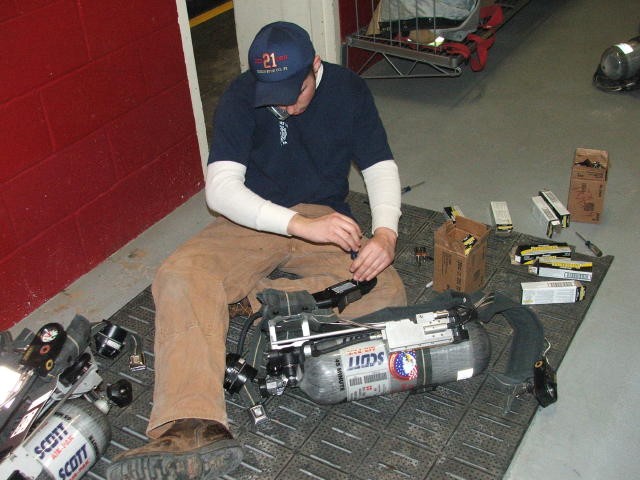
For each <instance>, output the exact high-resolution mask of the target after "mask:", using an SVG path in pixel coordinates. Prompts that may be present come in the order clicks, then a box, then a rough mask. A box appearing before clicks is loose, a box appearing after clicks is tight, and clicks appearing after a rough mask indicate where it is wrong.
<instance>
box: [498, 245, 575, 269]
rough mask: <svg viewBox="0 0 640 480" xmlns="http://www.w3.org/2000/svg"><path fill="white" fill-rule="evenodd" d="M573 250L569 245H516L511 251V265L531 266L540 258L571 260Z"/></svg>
mask: <svg viewBox="0 0 640 480" xmlns="http://www.w3.org/2000/svg"><path fill="white" fill-rule="evenodd" d="M572 253H573V249H572V248H571V247H570V246H569V244H567V243H539V244H534V245H529V244H527V245H516V246H515V247H513V249H512V250H511V263H512V264H514V265H529V264H531V263H533V261H534V260H535V259H536V258H540V257H548V256H552V257H565V258H571V255H572Z"/></svg>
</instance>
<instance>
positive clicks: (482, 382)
mask: <svg viewBox="0 0 640 480" xmlns="http://www.w3.org/2000/svg"><path fill="white" fill-rule="evenodd" d="M365 200H366V197H365V196H363V195H362V194H357V193H351V194H350V198H349V201H350V204H351V205H352V208H353V212H354V215H355V216H356V218H357V219H358V221H359V222H360V224H361V225H362V226H363V231H367V229H368V228H370V220H369V207H368V205H367V204H366V203H365ZM443 222H444V216H443V214H442V213H439V212H434V211H431V210H425V209H422V208H416V207H412V206H406V205H405V206H404V207H403V216H402V218H401V220H400V235H399V240H398V253H397V257H396V262H395V267H396V268H397V270H398V271H399V273H400V275H401V276H402V278H403V281H404V283H405V286H406V288H407V294H408V298H409V302H410V303H411V304H414V303H424V302H427V301H429V300H430V299H431V298H433V297H434V296H435V295H436V293H435V292H433V290H432V289H430V288H428V287H427V283H428V282H430V281H431V279H432V272H433V262H429V261H427V262H426V263H422V264H421V265H418V264H417V262H416V260H415V255H414V248H415V247H416V246H420V247H426V249H427V251H428V252H433V233H434V231H435V230H436V229H437V228H438V227H439V226H440V225H441V224H442V223H443ZM538 242H544V240H543V239H539V238H535V237H531V236H527V235H522V234H519V233H517V232H514V233H513V234H512V235H511V236H508V237H499V236H496V235H494V234H493V233H491V235H490V237H489V243H488V256H489V258H488V262H487V271H488V275H487V277H488V279H489V280H488V283H487V285H486V288H485V291H494V292H495V291H500V292H502V293H505V294H506V295H508V296H510V297H511V298H513V299H514V300H516V301H518V302H519V301H520V291H519V285H520V282H521V281H535V279H536V278H537V277H532V276H531V275H529V274H528V273H526V271H523V270H522V267H520V266H513V265H511V263H510V261H509V251H510V250H511V248H512V246H513V245H517V244H525V243H538ZM575 258H578V259H581V258H582V259H588V260H590V261H593V263H594V275H593V277H594V278H593V281H591V282H589V283H588V284H587V294H586V298H585V300H584V301H582V302H579V303H575V304H553V305H538V306H535V310H536V312H537V313H538V315H539V317H540V319H541V321H542V323H543V325H544V327H545V333H546V335H547V338H548V339H549V340H550V342H551V349H550V350H549V352H548V354H547V356H548V359H549V362H550V363H551V364H552V365H553V366H555V367H558V366H559V365H560V362H561V361H562V358H563V356H564V354H565V352H566V350H567V348H568V346H569V344H570V342H571V339H572V338H573V335H574V334H575V332H576V330H577V329H578V327H579V325H580V322H581V321H582V319H583V318H584V315H585V313H586V312H587V310H588V308H589V305H590V304H591V302H592V300H593V298H594V297H595V295H596V293H597V291H598V288H599V286H600V284H601V282H602V281H603V279H604V277H605V275H606V272H607V270H608V268H609V266H610V265H611V262H612V261H613V257H611V256H606V257H601V258H595V257H587V256H581V255H578V254H576V255H575ZM153 320H154V306H153V299H152V297H151V293H150V290H149V289H146V290H145V291H143V292H142V293H140V294H139V295H138V296H137V297H136V298H135V299H133V300H132V301H131V302H129V303H128V304H127V305H125V306H124V307H123V308H122V309H121V310H120V311H119V312H117V313H116V314H115V315H114V316H113V317H112V318H110V321H112V322H113V323H116V324H120V325H122V326H124V327H126V328H128V329H131V330H133V331H135V332H137V333H139V334H140V335H141V336H142V337H143V338H144V342H145V344H144V350H145V353H146V357H147V363H148V365H149V368H148V369H147V370H146V371H143V372H135V373H131V372H130V371H129V369H128V363H127V362H128V358H120V359H118V360H117V361H115V362H114V363H112V364H104V365H101V367H102V369H103V375H104V378H105V381H106V382H107V383H113V382H114V381H116V380H118V379H120V378H128V379H130V380H131V381H132V382H133V385H134V398H135V400H134V402H133V404H132V405H130V406H129V407H127V408H125V409H123V410H120V409H118V408H114V409H113V410H112V412H111V413H110V414H109V417H110V420H111V423H112V428H113V438H112V441H111V444H110V445H109V448H108V449H107V451H106V452H105V455H104V456H103V457H102V458H101V459H100V460H99V462H98V463H97V464H96V465H95V466H94V468H93V469H92V471H91V472H90V473H89V476H90V477H93V478H104V477H105V471H106V468H107V466H108V465H109V463H110V462H111V461H112V459H113V457H114V456H115V455H117V454H118V453H119V452H121V451H123V450H125V449H129V448H135V447H138V446H140V445H142V444H144V443H146V441H147V438H146V436H145V433H144V432H145V428H146V425H147V421H148V418H149V413H150V411H151V406H152V390H153V377H154V369H153V358H154V355H153V334H154V328H153ZM240 328H241V321H240V319H238V320H234V321H232V324H231V326H230V329H229V347H230V348H231V347H232V346H233V348H235V346H234V343H235V340H236V339H237V337H238V334H239V332H240ZM487 330H488V332H489V335H490V338H491V343H492V358H491V363H490V367H489V369H488V372H486V373H484V374H482V375H478V376H476V377H473V378H471V379H468V380H463V381H460V382H456V383H452V384H448V385H445V386H441V387H438V388H436V389H435V390H432V391H425V392H404V393H396V394H392V395H386V396H381V397H373V398H368V399H364V400H361V401H357V402H350V403H343V404H338V405H332V406H322V405H317V404H315V403H313V402H312V401H310V400H309V399H308V398H307V397H306V396H305V395H304V394H303V393H302V392H300V391H299V390H297V389H291V390H289V391H288V392H287V393H285V394H284V395H282V396H280V397H275V398H273V399H272V400H271V401H270V402H269V403H268V404H267V412H268V415H269V417H270V421H269V422H266V423H263V424H260V425H259V426H258V427H256V426H254V425H253V422H252V421H251V420H250V418H249V416H248V413H247V411H246V409H245V407H246V405H245V404H244V401H243V400H242V399H241V398H240V397H238V396H228V397H227V412H228V416H229V419H230V424H231V429H232V431H233V433H234V435H235V436H236V437H237V438H238V439H239V440H240V441H241V442H242V443H243V445H244V450H245V458H244V461H243V463H242V464H241V465H240V467H239V468H238V469H237V470H236V471H234V472H232V473H230V474H228V475H227V476H225V477H224V478H226V479H239V480H240V479H242V480H249V479H256V480H257V479H260V480H270V479H278V480H285V479H286V480H289V479H291V480H299V479H304V478H308V479H327V480H340V479H359V480H369V479H371V480H384V479H389V480H396V479H398V480H399V479H403V480H406V479H429V480H436V479H451V478H456V479H467V480H489V479H499V478H502V476H503V475H504V473H505V472H506V470H507V468H508V466H509V463H510V462H511V458H512V457H513V454H514V453H515V451H516V448H517V447H518V444H519V443H520V441H521V439H522V437H523V435H524V433H525V431H526V430H527V427H528V425H529V422H530V421H531V419H532V418H533V416H534V415H535V413H536V411H537V409H538V408H539V407H538V405H537V403H536V401H535V399H534V398H533V397H532V396H530V395H527V396H524V397H522V398H519V399H517V400H515V401H514V402H513V405H512V407H511V411H509V412H508V413H504V405H505V398H504V395H503V394H502V393H500V392H499V391H498V389H497V386H496V384H495V383H494V382H495V380H494V379H493V376H492V375H491V372H492V371H500V370H502V369H503V367H504V365H505V362H506V359H507V352H508V346H509V342H510V338H511V330H510V328H509V327H508V325H507V324H506V322H501V321H500V320H498V321H494V322H491V323H489V324H487ZM558 390H559V395H560V396H561V395H562V385H561V384H560V385H559V386H558Z"/></svg>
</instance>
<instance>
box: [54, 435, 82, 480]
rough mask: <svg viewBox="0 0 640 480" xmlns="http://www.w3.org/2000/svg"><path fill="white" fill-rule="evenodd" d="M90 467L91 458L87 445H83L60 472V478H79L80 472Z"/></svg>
mask: <svg viewBox="0 0 640 480" xmlns="http://www.w3.org/2000/svg"><path fill="white" fill-rule="evenodd" d="M88 466H89V456H88V455H87V445H86V444H84V445H82V446H81V447H80V448H79V449H78V451H77V452H76V453H75V454H74V455H73V457H71V458H70V459H69V460H67V462H66V463H65V464H64V466H63V467H61V468H60V469H59V470H58V478H60V479H62V480H64V479H73V478H77V477H78V476H79V475H78V474H79V473H80V471H81V470H82V469H84V468H87V467H88Z"/></svg>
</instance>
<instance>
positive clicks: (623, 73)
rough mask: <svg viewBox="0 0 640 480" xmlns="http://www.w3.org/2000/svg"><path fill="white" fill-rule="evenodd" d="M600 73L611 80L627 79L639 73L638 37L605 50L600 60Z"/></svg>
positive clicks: (639, 49) (639, 42)
mask: <svg viewBox="0 0 640 480" xmlns="http://www.w3.org/2000/svg"><path fill="white" fill-rule="evenodd" d="M600 68H601V69H602V72H603V73H604V74H605V75H606V76H607V77H608V78H610V79H611V80H623V79H628V78H631V77H633V76H635V75H636V74H638V72H639V71H640V36H639V37H634V38H632V39H630V40H628V41H626V42H624V43H618V44H617V45H612V46H610V47H609V48H607V49H606V50H605V51H604V52H603V53H602V57H601V59H600Z"/></svg>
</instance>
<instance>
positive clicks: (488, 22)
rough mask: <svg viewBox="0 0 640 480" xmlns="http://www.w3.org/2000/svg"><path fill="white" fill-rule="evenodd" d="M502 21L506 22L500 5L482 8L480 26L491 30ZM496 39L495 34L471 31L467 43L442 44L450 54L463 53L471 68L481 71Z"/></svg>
mask: <svg viewBox="0 0 640 480" xmlns="http://www.w3.org/2000/svg"><path fill="white" fill-rule="evenodd" d="M502 22H504V14H503V12H502V7H501V6H500V5H489V6H488V7H483V8H481V9H480V25H479V28H481V29H483V30H491V29H493V28H497V27H499V26H500V25H501V24H502ZM495 41H496V37H495V34H493V35H491V36H490V37H488V38H484V37H482V36H480V35H477V34H475V33H470V34H469V35H467V38H466V43H460V42H447V43H444V44H443V45H442V48H444V50H445V51H446V52H447V53H449V54H453V55H456V54H457V55H462V56H463V57H464V58H465V60H468V61H469V65H470V66H471V70H473V71H474V72H479V71H481V70H483V69H484V67H485V65H486V63H487V58H488V57H489V49H490V48H491V47H492V46H493V44H494V43H495Z"/></svg>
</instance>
